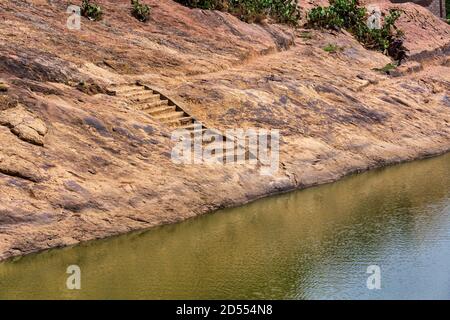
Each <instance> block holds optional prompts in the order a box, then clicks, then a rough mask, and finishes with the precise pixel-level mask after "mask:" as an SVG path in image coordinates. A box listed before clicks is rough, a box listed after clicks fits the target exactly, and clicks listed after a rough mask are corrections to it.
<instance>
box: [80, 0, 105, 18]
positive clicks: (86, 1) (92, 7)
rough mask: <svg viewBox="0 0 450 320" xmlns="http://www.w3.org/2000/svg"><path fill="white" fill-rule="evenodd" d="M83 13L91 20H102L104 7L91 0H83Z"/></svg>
mask: <svg viewBox="0 0 450 320" xmlns="http://www.w3.org/2000/svg"><path fill="white" fill-rule="evenodd" d="M81 15H82V16H83V17H86V18H88V19H89V20H94V21H96V20H100V19H101V18H102V15H103V11H102V8H100V6H99V5H97V4H95V3H91V1H90V0H83V2H82V4H81Z"/></svg>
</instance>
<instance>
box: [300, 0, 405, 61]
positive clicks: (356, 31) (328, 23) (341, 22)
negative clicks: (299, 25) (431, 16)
mask: <svg viewBox="0 0 450 320" xmlns="http://www.w3.org/2000/svg"><path fill="white" fill-rule="evenodd" d="M399 17H400V12H399V11H397V10H390V12H389V15H387V16H386V17H385V18H384V24H383V26H382V27H381V28H380V29H371V28H369V27H368V25H367V18H368V14H367V10H366V8H364V7H361V6H359V1H358V0H330V6H329V7H316V8H313V9H311V10H310V11H309V12H308V16H307V18H308V25H309V26H310V27H314V28H325V29H336V30H339V29H341V28H342V29H346V30H347V31H349V32H350V33H352V34H353V35H354V36H355V37H356V39H357V40H358V41H359V42H361V43H362V44H363V45H364V46H365V47H366V48H368V49H374V50H380V51H382V52H384V53H385V54H387V55H390V56H392V57H393V58H394V59H396V60H398V61H401V60H402V59H404V58H405V57H406V48H405V47H404V46H403V40H402V36H403V33H402V32H401V31H400V30H398V29H397V27H396V26H395V23H396V22H397V20H398V18H399Z"/></svg>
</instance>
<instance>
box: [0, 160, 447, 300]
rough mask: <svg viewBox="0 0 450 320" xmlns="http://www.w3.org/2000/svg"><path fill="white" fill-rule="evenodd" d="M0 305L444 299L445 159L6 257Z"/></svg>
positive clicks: (0, 282) (0, 275)
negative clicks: (71, 279)
mask: <svg viewBox="0 0 450 320" xmlns="http://www.w3.org/2000/svg"><path fill="white" fill-rule="evenodd" d="M69 265H78V266H80V268H81V286H82V287H81V290H68V289H67V288H66V279H67V277H68V276H69V275H68V274H66V268H67V266H69ZM369 265H378V266H379V267H380V268H381V290H369V289H368V288H367V286H366V280H367V277H368V276H370V275H369V274H367V273H366V271H367V267H368V266H369ZM0 298H3V299H5V298H6V299H11V298H64V299H74V298H87V299H92V298H103V299H118V298H126V299H128V298H137V299H146V298H154V299H166V298H175V299H197V298H202V299H204V298H205V299H211V298H213V299H219V298H220V299H222V298H223V299H228V298H235V299H236V298H249V299H253V298H258V299H259V298H263V299H337V298H340V299H350V298H355V299H381V298H383V299H393V298H399V299H432V298H436V299H450V155H445V156H441V157H438V158H434V159H429V160H424V161H417V162H413V163H409V164H403V165H399V166H394V167H390V168H386V169H382V170H377V171H373V172H369V173H365V174H361V175H357V176H352V177H349V178H346V179H344V180H342V181H339V182H337V183H334V184H330V185H325V186H321V187H317V188H311V189H307V190H304V191H299V192H293V193H289V194H285V195H281V196H275V197H271V198H267V199H263V200H260V201H257V202H254V203H251V204H249V205H246V206H243V207H240V208H236V209H229V210H222V211H220V212H217V213H216V214H211V215H207V216H203V217H200V218H196V219H193V220H190V221H187V222H184V223H180V224H177V225H171V226H164V227H160V228H157V229H153V230H150V231H147V232H141V233H134V234H131V235H126V236H121V237H117V238H113V239H107V240H102V241H96V242H90V243H87V244H83V245H80V246H77V247H74V248H67V249H62V250H51V251H48V252H44V253H40V254H36V255H31V256H27V257H24V258H20V259H17V260H15V261H7V262H5V263H2V264H0Z"/></svg>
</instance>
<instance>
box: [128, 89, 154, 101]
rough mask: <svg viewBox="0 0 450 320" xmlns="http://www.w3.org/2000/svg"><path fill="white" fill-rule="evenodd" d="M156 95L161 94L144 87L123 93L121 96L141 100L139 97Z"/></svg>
mask: <svg viewBox="0 0 450 320" xmlns="http://www.w3.org/2000/svg"><path fill="white" fill-rule="evenodd" d="M154 95H157V96H159V94H157V93H154V92H153V90H144V89H142V90H138V91H132V92H129V93H124V94H121V95H120V96H121V97H124V98H127V99H130V100H139V99H142V98H147V97H151V96H154Z"/></svg>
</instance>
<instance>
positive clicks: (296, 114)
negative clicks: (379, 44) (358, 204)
mask: <svg viewBox="0 0 450 320" xmlns="http://www.w3.org/2000/svg"><path fill="white" fill-rule="evenodd" d="M72 2H77V1H72ZM80 2H81V1H80ZM97 2H98V3H100V4H101V5H102V7H103V8H104V11H105V15H104V18H103V20H102V21H99V22H94V21H89V20H87V19H85V18H83V19H82V21H81V30H69V29H68V28H67V24H66V22H67V19H68V17H69V14H67V13H66V9H67V7H68V6H69V4H70V3H71V1H60V0H52V1H50V0H49V1H45V0H39V1H38V0H9V1H0V195H1V201H0V259H5V258H8V257H11V256H17V255H22V254H26V253H30V252H35V251H39V250H43V249H47V248H52V247H59V246H66V245H72V244H76V243H78V242H80V241H86V240H91V239H97V238H103V237H107V236H111V235H116V234H120V233H124V232H129V231H132V230H137V229H143V228H148V227H152V226H156V225H160V224H164V223H174V222H178V221H182V220H184V219H187V218H190V217H194V216H197V215H200V214H204V213H207V212H210V211H213V210H215V209H218V208H222V207H226V206H235V205H239V204H242V203H245V202H248V201H251V200H254V199H256V198H258V197H262V196H266V195H269V194H273V193H277V192H283V191H287V190H292V189H296V188H303V187H307V186H311V185H315V184H319V183H326V182H331V181H334V180H336V179H339V178H341V177H343V176H344V175H347V174H350V173H354V172H359V171H363V170H367V169H370V168H375V167H380V166H383V165H387V164H391V163H398V162H401V161H408V160H413V159H418V158H422V157H426V156H431V155H436V154H440V153H443V152H446V151H448V150H449V149H450V124H449V121H450V93H449V91H450V90H449V88H450V72H449V71H450V59H449V45H450V26H449V25H447V24H445V23H444V22H442V21H440V20H439V19H437V18H435V17H434V16H432V15H431V14H430V13H429V12H428V11H427V10H426V9H423V8H421V7H418V6H416V5H413V4H403V5H401V4H396V5H392V4H390V3H389V2H380V6H382V7H383V8H384V9H387V8H389V7H396V8H400V9H401V10H403V11H404V15H403V16H402V18H401V21H400V25H401V28H402V29H404V31H405V37H406V45H407V46H408V48H409V50H410V55H411V58H410V60H409V61H408V62H407V63H405V65H404V66H401V67H399V68H398V69H397V70H394V71H393V72H392V73H391V75H387V74H384V73H381V72H379V71H375V70H373V69H374V68H382V67H384V66H385V65H386V64H388V63H389V62H390V59H389V58H388V57H386V56H384V55H383V54H381V53H378V52H373V51H367V50H365V49H364V48H363V47H362V46H361V45H360V44H359V43H357V42H356V41H355V40H354V39H353V38H352V37H351V36H350V35H349V34H347V33H345V32H319V31H312V30H303V29H301V28H300V29H298V30H293V29H290V28H288V27H285V26H280V25H274V24H270V25H267V24H266V25H256V24H251V25H250V24H246V23H244V22H241V21H239V20H238V19H236V18H234V17H232V16H230V15H228V14H224V13H220V12H207V11H201V10H191V9H188V8H185V7H183V6H181V5H179V4H177V3H175V2H173V1H170V0H155V1H153V0H147V1H145V2H147V3H149V4H150V5H151V7H152V13H151V18H150V20H149V21H148V23H140V22H139V21H137V20H136V19H134V18H133V17H132V16H131V14H130V5H129V1H128V0H120V1H106V0H98V1H97ZM328 44H334V45H336V46H337V48H339V50H337V51H336V52H334V53H329V52H326V51H324V50H323V48H324V47H325V46H327V45H328ZM136 82H139V83H140V84H145V85H147V86H149V87H151V88H153V89H155V90H158V91H160V92H162V93H164V94H165V95H166V96H168V97H170V98H172V99H174V101H177V102H178V103H179V104H180V105H182V106H183V108H184V110H185V111H186V112H187V113H189V114H190V115H192V116H193V117H195V118H196V119H198V120H199V121H201V122H202V123H204V124H205V125H206V126H207V127H210V128H215V129H217V130H224V129H232V128H244V129H247V128H266V129H279V130H280V133H281V141H280V165H279V170H278V171H277V172H276V174H274V175H272V176H264V175H261V174H260V170H259V168H258V167H255V166H253V165H250V164H244V165H225V166H222V165H180V164H175V163H174V162H173V161H172V160H171V151H172V149H173V147H174V145H175V142H174V141H171V133H172V130H171V128H170V127H168V126H166V125H165V124H163V123H161V122H160V121H158V120H157V119H155V118H154V117H152V116H150V115H149V114H148V113H145V112H143V111H141V110H138V109H135V108H133V107H132V106H131V105H130V104H129V103H127V102H126V101H125V100H123V99H121V98H120V97H118V96H115V95H113V94H112V92H111V89H110V88H111V87H112V86H113V87H114V86H121V85H125V84H134V83H136Z"/></svg>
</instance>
